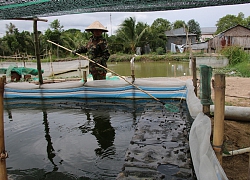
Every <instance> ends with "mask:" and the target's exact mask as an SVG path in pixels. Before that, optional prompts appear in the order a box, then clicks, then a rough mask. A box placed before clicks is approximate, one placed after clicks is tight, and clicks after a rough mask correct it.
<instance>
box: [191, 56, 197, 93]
mask: <svg viewBox="0 0 250 180" xmlns="http://www.w3.org/2000/svg"><path fill="white" fill-rule="evenodd" d="M192 72H193V86H194V93H195V95H196V96H197V75H196V57H192Z"/></svg>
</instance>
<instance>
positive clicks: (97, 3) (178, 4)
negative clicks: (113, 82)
mask: <svg viewBox="0 0 250 180" xmlns="http://www.w3.org/2000/svg"><path fill="white" fill-rule="evenodd" d="M245 3H250V0H175V1H173V0H0V19H14V18H27V17H28V18H31V17H45V16H58V15H66V14H79V13H89V12H146V11H167V10H176V9H189V8H198V7H206V6H221V5H233V4H245Z"/></svg>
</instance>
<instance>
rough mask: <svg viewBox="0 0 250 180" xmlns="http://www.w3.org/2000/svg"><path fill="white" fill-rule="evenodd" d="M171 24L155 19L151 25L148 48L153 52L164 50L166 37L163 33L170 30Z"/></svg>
mask: <svg viewBox="0 0 250 180" xmlns="http://www.w3.org/2000/svg"><path fill="white" fill-rule="evenodd" d="M171 27H172V26H171V23H170V22H169V21H168V20H165V19H162V18H157V19H156V20H155V21H154V22H153V23H152V25H151V31H150V37H151V41H150V47H151V48H152V49H153V51H156V49H157V48H162V49H164V50H165V49H166V42H167V37H166V35H165V31H167V30H170V29H171Z"/></svg>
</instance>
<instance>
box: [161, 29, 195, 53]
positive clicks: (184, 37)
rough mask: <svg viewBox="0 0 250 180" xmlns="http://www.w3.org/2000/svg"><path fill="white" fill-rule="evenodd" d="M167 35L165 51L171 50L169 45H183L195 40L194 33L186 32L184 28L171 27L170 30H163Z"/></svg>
mask: <svg viewBox="0 0 250 180" xmlns="http://www.w3.org/2000/svg"><path fill="white" fill-rule="evenodd" d="M165 35H166V36H167V43H166V51H167V52H168V51H171V46H172V47H173V44H175V45H185V44H189V41H190V42H191V43H194V42H196V34H193V33H186V31H185V29H184V28H178V29H173V30H170V31H165Z"/></svg>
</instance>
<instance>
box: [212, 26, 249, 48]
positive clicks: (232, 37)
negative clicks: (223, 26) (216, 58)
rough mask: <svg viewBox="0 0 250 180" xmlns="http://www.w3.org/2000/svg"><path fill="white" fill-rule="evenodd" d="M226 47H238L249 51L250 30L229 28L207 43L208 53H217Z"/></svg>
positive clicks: (235, 27)
mask: <svg viewBox="0 0 250 180" xmlns="http://www.w3.org/2000/svg"><path fill="white" fill-rule="evenodd" d="M226 46H240V47H242V48H243V49H244V50H248V51H249V50H250V29H249V28H247V27H244V26H241V25H236V26H234V27H231V28H229V29H227V30H225V31H223V32H221V33H220V34H218V35H216V36H215V37H214V38H213V39H210V40H209V41H208V51H209V52H219V51H220V50H221V49H223V48H224V47H226Z"/></svg>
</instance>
